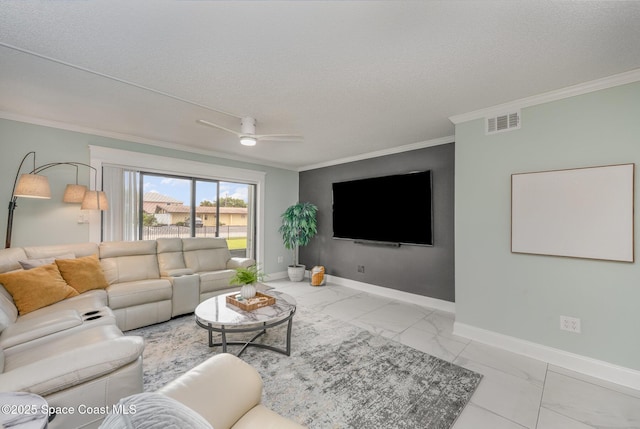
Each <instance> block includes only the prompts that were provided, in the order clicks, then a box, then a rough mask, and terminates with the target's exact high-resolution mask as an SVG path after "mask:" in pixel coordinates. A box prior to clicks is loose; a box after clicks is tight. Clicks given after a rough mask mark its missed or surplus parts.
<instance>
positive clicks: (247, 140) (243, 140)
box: [240, 136, 258, 146]
mask: <svg viewBox="0 0 640 429" xmlns="http://www.w3.org/2000/svg"><path fill="white" fill-rule="evenodd" d="M257 142H258V139H256V138H255V137H251V136H241V137H240V144H241V145H244V146H255V145H256V143H257Z"/></svg>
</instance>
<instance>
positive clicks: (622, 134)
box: [455, 83, 640, 370]
mask: <svg viewBox="0 0 640 429" xmlns="http://www.w3.org/2000/svg"><path fill="white" fill-rule="evenodd" d="M622 163H635V164H636V177H635V203H636V204H638V199H637V194H638V189H640V182H639V180H640V179H638V176H639V175H638V173H637V169H638V168H639V167H640V83H632V84H627V85H623V86H618V87H614V88H610V89H605V90H600V91H598V92H593V93H588V94H584V95H579V96H574V97H571V98H567V99H563V100H559V101H554V102H549V103H546V104H541V105H537V106H533V107H528V108H524V109H523V110H522V128H521V129H520V130H515V131H510V132H505V133H501V134H495V135H485V132H484V121H483V120H482V119H477V120H470V121H468V122H465V123H462V124H458V125H457V126H456V163H455V174H456V176H455V179H456V191H455V201H456V221H455V228H456V243H455V244H456V245H455V248H456V268H455V272H456V322H457V323H459V324H463V325H466V326H469V327H473V328H478V329H479V330H480V331H481V330H486V331H490V332H493V333H497V334H501V335H504V336H507V337H510V338H514V339H519V340H523V341H524V342H532V343H535V344H538V345H542V346H544V347H548V348H552V349H556V350H561V351H566V352H568V354H577V355H580V356H583V357H588V358H591V359H595V360H598V361H602V362H607V363H611V364H614V365H615V366H620V367H624V368H628V369H633V370H640V333H639V328H640V309H639V308H640V265H639V263H638V252H637V251H636V262H633V263H625V262H609V261H597V260H587V259H574V258H563V257H553V256H536V255H526V254H513V253H511V251H510V176H511V174H512V173H521V172H530V171H544V170H553V169H566V168H576V167H587V166H598V165H610V164H622ZM639 218H640V210H638V209H637V208H636V210H635V219H634V221H635V225H636V226H637V225H640V224H639V223H638V221H639ZM637 229H638V228H637V227H636V231H637ZM637 246H638V233H637V232H635V247H636V248H637ZM560 315H566V316H573V317H577V318H580V319H581V321H582V333H581V334H573V333H568V332H565V331H561V330H560V329H559V317H560Z"/></svg>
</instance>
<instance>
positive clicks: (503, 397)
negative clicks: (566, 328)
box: [266, 279, 640, 429]
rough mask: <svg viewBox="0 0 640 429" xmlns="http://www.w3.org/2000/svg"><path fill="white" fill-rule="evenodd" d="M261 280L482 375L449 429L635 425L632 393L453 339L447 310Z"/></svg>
mask: <svg viewBox="0 0 640 429" xmlns="http://www.w3.org/2000/svg"><path fill="white" fill-rule="evenodd" d="M266 283H267V284H268V285H269V286H271V287H275V288H277V289H279V290H282V291H283V292H285V293H287V294H289V295H291V296H293V297H295V299H296V301H297V302H298V305H299V306H301V307H305V308H307V309H310V310H312V311H317V312H320V313H324V314H328V315H331V316H333V317H335V318H338V319H341V320H344V321H345V322H348V323H351V324H354V325H356V326H359V327H361V328H363V329H367V330H369V331H371V332H374V333H376V334H379V335H383V336H385V337H387V338H390V339H392V340H394V341H398V342H400V343H402V344H405V345H407V346H410V347H413V348H415V349H418V350H421V351H423V352H425V353H429V354H431V355H434V356H437V357H439V358H441V359H445V360H447V361H449V362H453V363H455V364H457V365H460V366H463V367H465V368H468V369H471V370H473V371H476V372H479V373H481V374H483V375H484V378H483V379H482V381H481V383H480V386H479V387H478V389H477V390H476V392H475V393H474V395H473V397H472V398H471V402H470V403H469V404H468V405H467V407H466V408H465V409H464V411H463V413H462V414H461V415H460V417H459V418H458V420H457V421H456V423H455V425H454V427H453V429H485V428H486V429H523V428H527V429H590V428H640V391H637V390H632V389H629V388H627V387H624V386H618V385H615V384H612V383H608V382H606V381H603V380H599V379H596V378H592V377H589V376H585V375H583V374H579V373H575V372H572V371H569V370H567V369H564V368H560V367H556V366H554V365H551V364H548V363H546V362H542V361H539V360H536V359H532V358H528V357H525V356H522V355H518V354H514V353H510V352H507V351H504V350H501V349H498V348H494V347H490V346H487V345H484V344H482V343H477V342H475V341H470V340H468V339H466V338H462V337H458V336H456V335H454V334H453V322H454V315H453V314H451V313H447V312H443V311H439V310H435V309H432V308H427V307H421V306H418V305H412V304H409V303H406V302H401V301H396V300H393V299H390V298H386V297H381V296H378V295H373V294H369V293H366V292H361V291H359V290H355V289H351V288H348V287H344V286H339V285H334V284H327V285H325V286H320V287H313V286H310V285H309V283H308V282H306V281H303V282H290V281H289V280H288V279H285V280H275V281H269V282H266Z"/></svg>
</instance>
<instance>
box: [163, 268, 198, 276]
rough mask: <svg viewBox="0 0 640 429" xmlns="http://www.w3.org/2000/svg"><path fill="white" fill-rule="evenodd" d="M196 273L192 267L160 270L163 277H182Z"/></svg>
mask: <svg viewBox="0 0 640 429" xmlns="http://www.w3.org/2000/svg"><path fill="white" fill-rule="evenodd" d="M190 274H194V273H193V270H192V269H191V268H176V269H173V270H165V271H160V276H161V277H181V276H188V275H190Z"/></svg>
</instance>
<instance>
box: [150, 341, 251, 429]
mask: <svg viewBox="0 0 640 429" xmlns="http://www.w3.org/2000/svg"><path fill="white" fill-rule="evenodd" d="M159 392H160V393H162V394H164V395H167V396H169V397H171V398H173V399H176V400H177V401H179V402H181V403H183V404H184V405H186V406H187V407H189V408H191V409H193V410H194V411H196V412H197V413H199V414H200V415H201V416H202V417H204V418H205V420H207V421H208V422H209V423H210V424H211V425H212V426H213V427H214V428H216V429H224V428H230V427H232V426H233V425H234V424H235V423H236V422H237V421H238V420H240V419H241V418H242V416H244V415H245V414H246V413H247V412H249V410H251V409H252V408H253V407H255V406H256V405H258V404H259V403H260V400H261V397H262V378H261V377H260V374H258V371H256V370H255V369H254V368H253V367H252V366H251V365H249V364H247V363H245V362H244V361H243V360H241V359H239V358H237V357H235V356H234V355H231V354H228V353H222V354H218V355H215V356H213V357H211V358H209V359H207V360H206V361H204V362H203V363H201V364H200V365H198V366H196V367H195V368H193V369H191V370H190V371H188V372H186V373H185V374H183V375H181V376H180V377H178V378H177V379H175V380H173V381H172V382H170V383H169V384H167V385H166V386H164V387H163V388H162V389H160V390H159Z"/></svg>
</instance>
